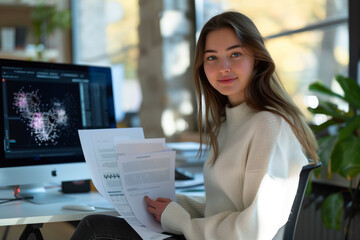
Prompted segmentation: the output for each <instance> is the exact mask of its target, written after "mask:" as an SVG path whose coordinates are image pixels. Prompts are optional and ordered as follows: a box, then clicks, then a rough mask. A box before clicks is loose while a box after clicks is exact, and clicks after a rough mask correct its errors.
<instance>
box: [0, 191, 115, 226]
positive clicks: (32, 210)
mask: <svg viewBox="0 0 360 240" xmlns="http://www.w3.org/2000/svg"><path fill="white" fill-rule="evenodd" d="M50 191H55V192H56V193H55V194H62V193H58V189H53V190H50ZM65 195H66V196H69V197H71V198H73V199H71V200H69V201H65V202H57V203H50V204H42V205H38V204H34V203H30V202H27V201H24V200H20V201H12V202H7V203H3V204H0V226H10V225H20V224H37V223H49V222H65V221H76V220H81V219H82V218H83V217H85V216H87V215H90V214H107V215H113V216H119V213H118V212H117V211H116V210H115V209H104V208H96V210H95V211H86V212H85V211H76V210H64V209H62V206H64V205H67V204H76V203H90V204H91V203H99V202H105V201H106V200H105V199H104V198H103V197H102V196H100V195H99V194H98V193H96V192H90V193H77V194H65ZM11 197H12V193H11V191H10V190H0V198H11ZM95 206H96V204H95ZM109 206H110V205H109Z"/></svg>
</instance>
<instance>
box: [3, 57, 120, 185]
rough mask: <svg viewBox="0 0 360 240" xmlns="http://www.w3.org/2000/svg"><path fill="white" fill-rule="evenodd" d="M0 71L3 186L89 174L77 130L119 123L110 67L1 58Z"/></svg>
mask: <svg viewBox="0 0 360 240" xmlns="http://www.w3.org/2000/svg"><path fill="white" fill-rule="evenodd" d="M0 75H1V91H0V99H1V106H0V109H1V110H0V111H1V117H0V119H1V120H0V121H1V122H0V135H1V141H2V144H0V153H1V155H0V186H6V185H19V184H27V183H29V184H33V183H34V184H37V183H41V182H44V181H47V180H49V181H51V180H61V181H64V180H78V179H79V178H80V179H81V178H82V179H84V178H86V176H89V175H88V173H87V169H86V168H83V167H84V166H85V160H84V157H83V154H82V150H81V146H80V140H79V136H78V131H77V130H78V129H95V128H112V127H116V124H115V113H114V101H113V89H112V78H111V70H110V68H108V67H95V66H80V65H70V64H59V63H44V62H31V61H17V60H4V59H0ZM61 169H62V170H61ZM10 174H11V175H13V176H12V177H11V176H10ZM5 175H6V176H5ZM34 176H36V177H34Z"/></svg>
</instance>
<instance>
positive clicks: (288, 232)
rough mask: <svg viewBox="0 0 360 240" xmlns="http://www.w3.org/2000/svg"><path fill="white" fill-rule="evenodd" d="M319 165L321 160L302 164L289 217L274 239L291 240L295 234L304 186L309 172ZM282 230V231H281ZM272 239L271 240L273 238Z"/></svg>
mask: <svg viewBox="0 0 360 240" xmlns="http://www.w3.org/2000/svg"><path fill="white" fill-rule="evenodd" d="M320 166H321V162H319V163H316V164H308V165H306V166H304V167H303V168H302V170H301V172H300V179H299V186H298V189H297V192H296V195H295V199H294V203H293V205H292V207H291V212H290V215H289V219H288V221H287V223H286V224H285V226H283V227H282V228H281V229H280V230H279V232H278V233H277V234H276V237H275V238H274V239H280V238H281V236H282V238H281V239H283V240H292V239H294V236H295V229H296V224H297V221H298V218H299V214H300V209H301V206H302V202H303V199H304V195H305V190H306V186H307V183H308V180H309V176H310V173H311V171H312V170H313V169H315V168H318V167H320ZM281 232H282V233H281ZM274 239H273V240H274Z"/></svg>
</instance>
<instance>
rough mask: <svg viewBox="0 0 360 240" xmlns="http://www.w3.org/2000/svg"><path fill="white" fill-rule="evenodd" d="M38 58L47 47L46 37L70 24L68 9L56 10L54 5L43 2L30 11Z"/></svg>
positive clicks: (40, 57)
mask: <svg viewBox="0 0 360 240" xmlns="http://www.w3.org/2000/svg"><path fill="white" fill-rule="evenodd" d="M30 18H31V21H32V27H33V31H34V36H35V38H36V43H35V45H36V48H37V52H38V58H39V59H42V58H43V56H42V55H43V52H44V50H45V48H46V47H47V38H48V36H49V35H51V34H52V33H53V31H54V30H55V29H68V28H69V27H70V26H71V14H70V11H69V10H68V9H65V10H57V8H56V6H54V5H51V6H50V5H45V4H44V2H42V3H40V4H39V5H38V6H36V7H35V8H34V9H33V10H32V11H31V13H30Z"/></svg>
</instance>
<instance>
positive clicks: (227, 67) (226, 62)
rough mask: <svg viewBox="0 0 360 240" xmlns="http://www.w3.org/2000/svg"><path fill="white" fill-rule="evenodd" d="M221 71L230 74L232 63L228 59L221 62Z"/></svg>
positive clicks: (222, 59)
mask: <svg viewBox="0 0 360 240" xmlns="http://www.w3.org/2000/svg"><path fill="white" fill-rule="evenodd" d="M219 71H221V72H228V71H230V63H229V60H228V59H227V58H221V59H220V62H219Z"/></svg>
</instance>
